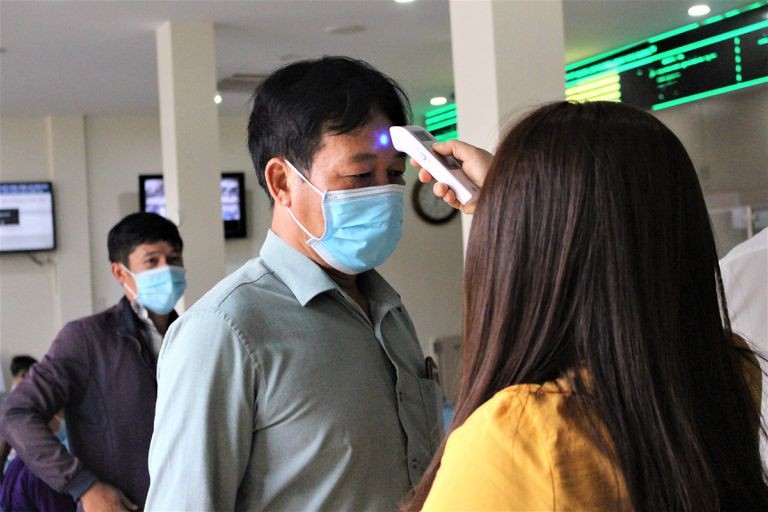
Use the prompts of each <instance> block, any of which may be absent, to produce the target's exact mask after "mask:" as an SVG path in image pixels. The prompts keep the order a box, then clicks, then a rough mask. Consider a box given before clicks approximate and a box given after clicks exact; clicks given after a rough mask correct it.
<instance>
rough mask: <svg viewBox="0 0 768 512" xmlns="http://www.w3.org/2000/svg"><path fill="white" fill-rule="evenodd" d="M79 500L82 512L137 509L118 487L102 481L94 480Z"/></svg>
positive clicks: (120, 511) (119, 511)
mask: <svg viewBox="0 0 768 512" xmlns="http://www.w3.org/2000/svg"><path fill="white" fill-rule="evenodd" d="M80 501H81V503H82V504H83V511H84V512H123V511H126V510H138V509H139V507H138V506H136V504H135V503H133V502H132V501H131V500H129V499H128V498H127V497H126V496H125V494H123V493H122V492H121V491H120V489H116V488H114V487H112V486H111V485H109V484H105V483H104V482H96V483H95V484H93V485H92V486H90V487H89V488H88V490H87V491H85V493H83V495H82V496H80Z"/></svg>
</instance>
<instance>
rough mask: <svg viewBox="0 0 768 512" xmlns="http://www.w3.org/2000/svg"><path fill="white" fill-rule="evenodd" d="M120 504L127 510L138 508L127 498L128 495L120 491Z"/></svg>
mask: <svg viewBox="0 0 768 512" xmlns="http://www.w3.org/2000/svg"><path fill="white" fill-rule="evenodd" d="M120 504H121V505H122V506H124V507H125V508H127V509H128V510H138V509H139V507H138V505H136V504H135V503H134V502H132V501H131V500H129V499H128V497H127V496H126V495H125V494H123V493H122V492H120Z"/></svg>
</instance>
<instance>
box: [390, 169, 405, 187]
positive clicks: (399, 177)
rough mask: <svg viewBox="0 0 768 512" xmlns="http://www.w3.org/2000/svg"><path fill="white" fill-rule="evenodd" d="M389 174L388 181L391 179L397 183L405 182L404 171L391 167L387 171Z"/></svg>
mask: <svg viewBox="0 0 768 512" xmlns="http://www.w3.org/2000/svg"><path fill="white" fill-rule="evenodd" d="M387 174H388V175H389V179H390V181H393V182H395V183H397V184H404V183H405V171H404V170H399V169H392V170H390V171H388V172H387Z"/></svg>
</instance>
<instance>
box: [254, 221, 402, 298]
mask: <svg viewBox="0 0 768 512" xmlns="http://www.w3.org/2000/svg"><path fill="white" fill-rule="evenodd" d="M261 258H262V260H263V261H264V263H265V264H266V265H267V266H268V267H269V268H271V269H272V270H273V271H274V272H275V274H276V275H277V277H279V278H280V280H281V281H282V282H284V283H285V285H286V286H287V287H288V288H289V289H290V290H291V293H293V295H294V296H295V297H296V300H298V301H299V303H300V304H301V305H302V306H306V305H307V303H308V302H309V301H310V300H312V299H313V298H314V297H316V296H317V295H320V294H321V293H324V292H328V291H331V290H338V289H339V287H338V286H337V285H336V283H335V282H334V281H333V279H331V278H330V277H329V276H328V274H326V273H325V271H324V270H323V269H322V267H320V265H318V264H317V263H315V262H314V261H312V260H311V259H309V258H308V257H306V256H305V255H303V254H301V253H300V252H298V251H297V250H296V249H294V248H293V247H291V246H290V245H288V244H287V243H286V242H285V241H284V240H283V239H282V238H280V237H279V236H278V235H277V234H275V232H274V231H272V230H269V232H268V233H267V238H266V239H265V240H264V245H263V246H262V247H261ZM358 286H359V287H360V291H361V292H362V293H363V294H364V295H365V296H366V297H367V298H368V299H369V300H373V301H376V302H381V303H384V304H388V305H390V306H392V307H399V306H401V305H402V304H401V301H400V295H398V294H397V292H396V291H395V290H394V289H393V288H392V287H391V286H390V285H389V283H387V281H386V280H385V279H384V278H383V277H381V275H380V274H379V273H378V272H376V271H375V270H369V271H367V272H363V273H362V274H360V275H359V276H358Z"/></svg>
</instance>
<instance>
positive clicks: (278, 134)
mask: <svg viewBox="0 0 768 512" xmlns="http://www.w3.org/2000/svg"><path fill="white" fill-rule="evenodd" d="M406 112H407V99H406V98H405V95H404V94H403V92H402V90H401V89H400V88H399V87H398V86H397V84H395V83H394V82H393V81H392V80H391V79H390V78H388V77H386V76H385V75H383V74H382V73H380V72H379V71H377V70H375V69H373V68H371V67H370V66H369V65H368V64H366V63H364V62H361V61H356V60H353V59H348V58H343V57H325V58H322V59H318V60H312V61H302V62H297V63H294V64H291V65H288V66H286V67H284V68H282V69H280V70H278V71H276V72H275V73H273V74H272V75H271V76H270V77H268V78H267V79H266V80H265V81H264V82H263V84H262V85H261V86H260V87H259V88H258V89H257V91H256V94H255V96H254V105H253V110H252V113H251V117H250V122H249V148H250V151H251V156H252V159H253V162H254V165H255V167H256V170H257V175H258V178H259V182H260V184H261V185H262V187H263V188H264V189H265V191H266V192H267V194H268V196H269V198H270V200H271V201H272V202H273V204H274V209H273V213H272V226H271V230H270V231H269V232H268V233H267V236H266V240H265V242H264V245H263V246H262V249H261V254H260V257H259V258H255V259H252V260H250V261H249V262H247V263H246V264H245V265H244V266H243V267H242V268H240V269H239V270H238V271H236V272H235V273H233V274H232V275H230V276H229V277H227V278H226V279H224V280H223V281H222V282H220V283H219V284H218V285H217V286H216V287H214V288H213V289H212V290H211V291H210V292H208V294H206V295H205V296H204V297H203V298H202V299H200V301H198V302H197V303H196V304H195V305H194V306H193V307H192V308H191V309H190V310H189V311H187V312H186V313H185V314H184V315H182V317H181V318H180V319H179V321H178V322H177V323H176V324H174V326H173V327H172V328H171V329H170V330H169V332H168V336H167V338H166V342H165V343H166V345H165V347H164V349H163V354H162V356H161V359H160V363H159V372H158V386H159V389H158V404H157V418H156V429H155V433H154V435H153V439H152V445H151V447H150V456H149V467H150V475H151V482H152V483H151V486H150V491H149V496H148V498H147V510H157V511H164V510H268V509H269V510H333V511H336V510H353V511H357V510H366V511H371V510H374V511H375V510H386V511H392V510H396V509H397V505H398V503H399V502H400V500H401V499H402V498H404V497H405V496H406V495H407V493H408V492H409V490H410V489H411V488H412V487H413V486H414V485H415V484H416V483H417V482H418V481H419V478H420V477H421V474H422V473H423V471H424V469H425V468H426V465H427V464H428V463H429V461H430V458H431V456H432V454H433V452H434V450H435V448H436V447H437V444H438V443H439V440H440V434H441V432H440V421H439V418H440V414H439V407H440V401H441V392H440V389H439V387H438V385H437V384H436V382H435V381H434V380H431V379H430V378H429V377H430V373H429V370H428V369H427V365H426V364H425V359H424V356H423V354H422V351H421V348H420V346H419V343H418V341H417V339H416V334H415V332H414V328H413V325H412V323H411V320H410V318H409V316H408V313H407V312H406V310H405V308H404V307H403V304H402V303H401V301H400V297H399V296H398V294H397V293H396V292H395V291H394V290H393V289H392V288H391V287H390V286H389V284H388V283H387V282H386V281H385V280H384V278H382V276H381V275H379V274H378V273H377V272H376V271H375V270H374V268H375V267H376V266H378V265H380V264H381V263H382V262H384V261H385V260H386V259H387V258H388V257H389V256H390V254H391V253H392V252H393V251H394V249H395V247H396V245H397V243H398V241H399V240H400V236H401V234H402V222H403V191H404V188H405V187H404V184H405V181H404V177H403V175H404V172H405V155H403V154H402V153H398V152H397V151H396V150H395V149H394V148H393V147H392V145H391V144H390V141H389V137H388V129H389V127H390V126H391V125H394V124H407V114H406Z"/></svg>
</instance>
